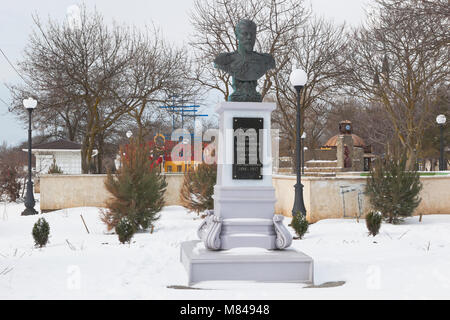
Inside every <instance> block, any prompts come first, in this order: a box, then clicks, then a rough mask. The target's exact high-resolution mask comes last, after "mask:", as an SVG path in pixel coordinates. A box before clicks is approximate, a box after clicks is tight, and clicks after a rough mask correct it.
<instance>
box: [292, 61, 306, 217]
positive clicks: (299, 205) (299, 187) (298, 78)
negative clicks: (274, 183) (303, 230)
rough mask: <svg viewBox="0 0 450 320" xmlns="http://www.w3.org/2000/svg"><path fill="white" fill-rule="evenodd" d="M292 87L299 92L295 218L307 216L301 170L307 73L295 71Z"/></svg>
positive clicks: (293, 213)
mask: <svg viewBox="0 0 450 320" xmlns="http://www.w3.org/2000/svg"><path fill="white" fill-rule="evenodd" d="M289 80H290V81H291V84H292V86H293V87H294V88H295V91H297V119H296V136H295V142H296V145H295V156H296V159H295V165H296V168H295V169H296V173H297V183H296V184H295V199H294V207H293V208H292V215H293V216H295V215H296V214H297V212H301V214H302V215H303V216H306V209H305V204H304V203H303V184H302V173H301V171H300V170H301V168H300V165H301V164H300V153H301V151H302V139H301V134H300V130H301V128H300V125H301V118H300V116H301V109H300V93H301V91H302V89H303V87H304V86H305V84H306V81H307V76H306V72H305V71H303V70H301V69H294V70H292V73H291V75H290V77H289Z"/></svg>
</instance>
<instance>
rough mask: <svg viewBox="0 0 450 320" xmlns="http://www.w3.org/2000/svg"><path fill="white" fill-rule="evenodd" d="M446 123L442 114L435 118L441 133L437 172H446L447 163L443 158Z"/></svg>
mask: <svg viewBox="0 0 450 320" xmlns="http://www.w3.org/2000/svg"><path fill="white" fill-rule="evenodd" d="M446 121H447V118H445V115H443V114H440V115H438V116H437V117H436V122H437V124H438V125H439V127H440V131H441V147H440V149H441V155H440V158H439V171H444V170H447V163H446V161H445V158H444V125H445V122H446Z"/></svg>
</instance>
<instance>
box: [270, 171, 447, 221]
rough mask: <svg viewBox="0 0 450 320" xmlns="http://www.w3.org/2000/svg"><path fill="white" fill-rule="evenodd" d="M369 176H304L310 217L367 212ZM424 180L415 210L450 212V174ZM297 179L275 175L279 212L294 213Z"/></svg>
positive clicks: (431, 212) (276, 207) (433, 212)
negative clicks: (420, 199) (419, 199)
mask: <svg viewBox="0 0 450 320" xmlns="http://www.w3.org/2000/svg"><path fill="white" fill-rule="evenodd" d="M366 179H367V177H362V176H361V173H360V172H355V173H353V172H346V173H341V174H339V173H338V174H337V176H336V177H320V178H319V177H303V178H302V183H303V185H304V189H303V198H304V203H305V207H306V211H307V218H308V220H309V221H310V222H316V221H319V220H321V219H328V218H351V217H353V218H354V217H356V216H359V215H362V216H364V214H365V213H367V212H368V211H369V210H370V206H369V199H368V197H367V196H366V195H364V194H363V191H364V186H365V183H366ZM421 181H422V183H423V189H422V191H421V193H420V197H421V198H422V201H421V203H420V205H419V207H418V208H417V209H416V211H415V214H420V213H422V214H450V174H449V175H444V176H423V177H421ZM295 183H296V177H295V176H282V175H278V176H274V179H273V184H274V187H275V193H276V198H277V202H276V204H275V212H276V213H280V214H283V215H285V216H291V211H292V207H293V205H294V185H295Z"/></svg>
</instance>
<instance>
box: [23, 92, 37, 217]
mask: <svg viewBox="0 0 450 320" xmlns="http://www.w3.org/2000/svg"><path fill="white" fill-rule="evenodd" d="M36 105H37V101H36V100H34V99H33V98H28V99H24V100H23V106H24V107H25V108H26V109H27V110H28V181H27V193H26V195H25V210H24V211H23V212H22V215H23V216H29V215H32V214H37V213H38V212H37V211H36V210H35V209H34V205H35V204H36V201H35V200H34V195H33V181H32V180H31V113H32V112H33V110H34V108H36Z"/></svg>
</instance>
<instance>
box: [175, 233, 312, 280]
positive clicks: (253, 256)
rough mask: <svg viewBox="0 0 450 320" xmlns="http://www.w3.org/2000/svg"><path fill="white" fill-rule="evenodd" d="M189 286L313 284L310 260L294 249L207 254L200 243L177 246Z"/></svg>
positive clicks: (209, 251) (191, 242)
mask: <svg viewBox="0 0 450 320" xmlns="http://www.w3.org/2000/svg"><path fill="white" fill-rule="evenodd" d="M181 262H182V263H183V265H184V267H185V268H186V271H187V273H188V282H189V285H192V284H194V283H197V282H200V281H222V280H234V281H258V282H298V283H313V271H314V268H313V259H312V258H311V257H309V256H307V255H306V254H304V253H302V252H299V251H297V250H295V249H285V250H265V249H259V248H239V249H233V250H222V251H211V250H208V249H206V248H205V246H204V245H203V243H202V242H201V241H186V242H182V243H181Z"/></svg>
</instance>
